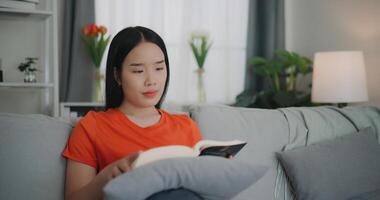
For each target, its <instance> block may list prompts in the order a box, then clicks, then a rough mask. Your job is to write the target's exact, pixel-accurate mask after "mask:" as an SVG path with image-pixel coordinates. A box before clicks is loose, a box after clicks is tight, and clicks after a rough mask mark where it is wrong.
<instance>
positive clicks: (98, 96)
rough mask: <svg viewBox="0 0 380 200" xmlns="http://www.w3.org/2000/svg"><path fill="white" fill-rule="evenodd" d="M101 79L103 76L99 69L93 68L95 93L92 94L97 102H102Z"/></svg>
mask: <svg viewBox="0 0 380 200" xmlns="http://www.w3.org/2000/svg"><path fill="white" fill-rule="evenodd" d="M103 81H104V77H103V75H102V74H101V72H100V69H96V70H95V94H94V100H95V102H97V103H103V102H104V94H103V87H102V85H103Z"/></svg>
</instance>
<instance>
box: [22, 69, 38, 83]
mask: <svg viewBox="0 0 380 200" xmlns="http://www.w3.org/2000/svg"><path fill="white" fill-rule="evenodd" d="M24 82H25V83H35V82H37V78H36V72H35V71H28V70H25V72H24Z"/></svg>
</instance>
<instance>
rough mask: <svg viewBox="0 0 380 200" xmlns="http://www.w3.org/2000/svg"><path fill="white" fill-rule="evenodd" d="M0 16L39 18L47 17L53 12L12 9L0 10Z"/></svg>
mask: <svg viewBox="0 0 380 200" xmlns="http://www.w3.org/2000/svg"><path fill="white" fill-rule="evenodd" d="M1 14H7V15H9V14H16V15H35V16H39V17H49V16H51V15H53V12H51V11H45V10H22V9H13V8H0V15H1Z"/></svg>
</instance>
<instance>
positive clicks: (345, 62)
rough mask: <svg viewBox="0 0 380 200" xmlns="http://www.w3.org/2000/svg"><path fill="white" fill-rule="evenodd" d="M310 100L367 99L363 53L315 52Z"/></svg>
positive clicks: (340, 100)
mask: <svg viewBox="0 0 380 200" xmlns="http://www.w3.org/2000/svg"><path fill="white" fill-rule="evenodd" d="M311 100H312V102H318V103H350V102H363V101H368V92H367V80H366V72H365V67H364V57H363V52H361V51H336V52H319V53H316V54H315V56H314V67H313V84H312V92H311Z"/></svg>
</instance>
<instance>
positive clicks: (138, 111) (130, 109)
mask: <svg viewBox="0 0 380 200" xmlns="http://www.w3.org/2000/svg"><path fill="white" fill-rule="evenodd" d="M119 110H121V111H122V112H123V113H124V114H126V115H128V116H131V117H138V118H145V117H152V116H154V115H157V114H159V112H158V111H157V109H156V107H154V106H151V107H137V106H134V105H131V104H127V103H123V104H121V105H120V107H119Z"/></svg>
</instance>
